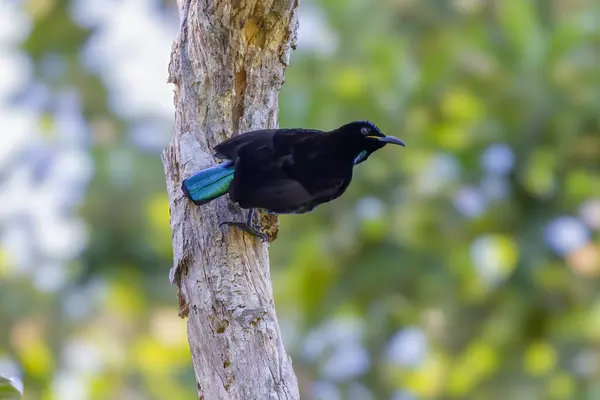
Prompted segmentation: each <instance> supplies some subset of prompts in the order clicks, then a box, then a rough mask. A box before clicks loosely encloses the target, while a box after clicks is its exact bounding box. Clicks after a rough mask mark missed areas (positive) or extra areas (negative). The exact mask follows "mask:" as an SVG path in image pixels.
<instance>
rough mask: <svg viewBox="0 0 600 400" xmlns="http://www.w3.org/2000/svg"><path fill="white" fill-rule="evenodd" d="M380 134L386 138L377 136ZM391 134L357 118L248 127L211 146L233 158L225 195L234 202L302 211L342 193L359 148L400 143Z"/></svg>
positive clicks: (221, 155)
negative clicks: (319, 124) (320, 125)
mask: <svg viewBox="0 0 600 400" xmlns="http://www.w3.org/2000/svg"><path fill="white" fill-rule="evenodd" d="M384 138H386V139H387V140H388V141H387V142H385V141H382V139H383V140H386V139H384ZM394 139H395V138H394ZM394 139H392V138H390V137H386V136H384V135H383V134H382V133H381V132H380V131H379V129H378V128H377V127H376V126H375V125H374V124H373V123H371V122H368V121H357V122H353V123H350V124H347V125H344V126H342V127H340V128H338V129H336V130H333V131H330V132H323V131H319V130H311V129H268V130H259V131H253V132H248V133H244V134H241V135H238V136H235V137H233V138H231V139H229V140H226V141H224V142H222V143H220V144H219V145H217V146H216V147H215V152H216V156H217V157H219V158H223V159H227V160H232V161H234V163H235V174H234V178H233V181H232V182H231V185H230V187H229V195H230V198H231V200H233V201H235V202H236V203H238V204H239V206H240V207H242V208H247V209H251V208H261V209H265V210H267V211H269V212H272V213H276V214H286V213H305V212H308V211H311V210H312V209H314V208H315V207H316V206H317V205H319V204H322V203H326V202H328V201H331V200H334V199H336V198H337V197H339V196H340V195H342V194H343V193H344V191H345V190H346V188H347V187H348V185H349V184H350V182H351V180H352V168H353V167H354V160H355V159H356V158H357V156H358V155H359V154H360V153H361V152H363V151H367V155H366V157H368V155H369V154H370V153H372V152H373V151H376V150H377V149H380V148H381V147H383V146H384V145H385V144H386V143H389V142H392V143H396V144H402V145H403V143H402V142H401V141H399V140H398V139H395V140H394ZM366 157H365V158H364V159H366ZM364 159H363V160H361V161H364Z"/></svg>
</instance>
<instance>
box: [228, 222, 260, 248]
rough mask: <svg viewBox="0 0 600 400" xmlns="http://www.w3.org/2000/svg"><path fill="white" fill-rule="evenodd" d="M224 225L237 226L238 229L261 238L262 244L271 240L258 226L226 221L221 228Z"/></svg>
mask: <svg viewBox="0 0 600 400" xmlns="http://www.w3.org/2000/svg"><path fill="white" fill-rule="evenodd" d="M223 225H229V226H235V227H236V228H238V229H240V230H242V231H244V232H247V233H249V234H250V235H252V236H255V237H257V238H259V239H260V241H261V242H262V243H264V242H266V241H267V240H268V239H269V237H268V236H267V235H266V234H265V233H263V232H261V231H260V230H259V228H258V227H257V226H255V225H250V224H248V223H246V222H237V221H225V222H221V223H220V224H219V228H220V227H222V226H223Z"/></svg>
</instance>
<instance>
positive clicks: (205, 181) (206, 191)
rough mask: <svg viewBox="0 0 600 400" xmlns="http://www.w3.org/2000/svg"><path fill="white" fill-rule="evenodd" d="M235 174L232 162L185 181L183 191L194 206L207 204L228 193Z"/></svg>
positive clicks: (216, 166)
mask: <svg viewBox="0 0 600 400" xmlns="http://www.w3.org/2000/svg"><path fill="white" fill-rule="evenodd" d="M234 172H235V166H234V165H233V162H232V161H228V162H225V163H223V164H219V165H215V166H214V167H210V168H206V169H203V170H202V171H200V172H198V173H197V174H195V175H192V176H190V177H189V178H186V179H184V180H183V183H182V184H181V189H182V190H183V192H184V193H185V195H186V196H187V197H188V198H189V199H190V200H192V201H193V202H194V204H196V205H202V204H206V203H208V202H209V201H212V200H214V199H216V198H217V197H220V196H223V195H224V194H225V193H227V190H229V184H230V183H231V181H232V180H233V174H234Z"/></svg>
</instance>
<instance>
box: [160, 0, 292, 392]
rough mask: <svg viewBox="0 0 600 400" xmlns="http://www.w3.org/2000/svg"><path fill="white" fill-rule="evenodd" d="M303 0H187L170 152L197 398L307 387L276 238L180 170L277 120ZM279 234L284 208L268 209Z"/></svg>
mask: <svg viewBox="0 0 600 400" xmlns="http://www.w3.org/2000/svg"><path fill="white" fill-rule="evenodd" d="M297 6H298V0H181V1H180V9H181V16H182V18H181V32H180V34H179V36H178V38H177V40H176V42H175V44H174V47H173V52H172V54H171V63H170V66H169V82H171V83H173V84H174V86H175V94H174V97H175V106H176V112H175V128H174V133H173V137H172V139H171V142H170V144H169V145H168V147H167V149H166V150H165V152H164V154H163V163H164V166H165V172H166V177H167V190H168V194H169V201H170V211H171V228H172V230H173V253H174V254H173V256H174V263H173V268H172V269H171V273H170V278H171V281H172V282H175V283H176V284H177V285H178V288H179V315H180V316H181V317H186V316H187V317H188V336H189V343H190V348H191V352H192V359H193V362H194V370H195V372H196V380H197V383H198V396H199V398H200V399H206V400H214V399H243V400H252V399H258V400H263V399H298V398H299V394H298V383H297V380H296V377H295V375H294V372H293V369H292V363H291V360H290V358H289V357H288V356H287V354H286V352H285V349H284V347H283V341H282V338H281V332H280V330H279V326H278V322H277V317H276V315H275V305H274V302H273V293H272V288H271V278H270V273H269V256H268V252H267V250H268V249H267V247H268V245H267V244H261V243H260V241H258V240H256V239H254V238H252V237H249V236H248V235H247V234H245V233H242V232H240V231H237V230H236V229H235V228H227V227H223V228H221V229H219V227H218V224H219V222H221V221H224V220H232V219H234V220H242V219H243V218H244V216H245V214H242V213H240V210H239V209H238V208H237V207H235V206H234V205H233V204H231V203H230V202H229V200H228V198H227V197H223V198H220V199H217V200H216V201H213V202H212V203H209V204H207V205H204V206H202V207H197V206H195V205H193V204H192V203H191V202H190V201H188V200H187V199H186V198H185V197H184V196H183V193H182V192H181V188H180V187H181V181H182V179H184V178H186V177H187V176H190V175H191V174H193V173H194V172H196V171H198V170H199V169H201V168H204V167H207V166H209V165H211V164H214V163H215V160H214V159H213V157H212V151H211V149H212V148H213V147H214V145H216V144H217V143H219V142H220V141H222V140H224V139H226V138H229V137H231V136H232V135H233V134H234V133H238V132H242V131H248V130H253V129H260V128H270V127H276V126H277V95H278V92H279V89H280V88H281V85H282V84H283V81H284V78H283V76H284V71H285V68H286V67H287V64H288V60H289V55H290V52H291V48H292V47H293V46H294V42H295V38H296V29H297V19H296V9H297ZM261 221H262V223H263V224H264V225H265V228H266V229H267V231H268V232H269V236H270V239H271V240H272V239H274V237H275V236H276V233H277V226H278V221H277V218H276V217H275V216H270V215H266V216H264V215H263V216H261Z"/></svg>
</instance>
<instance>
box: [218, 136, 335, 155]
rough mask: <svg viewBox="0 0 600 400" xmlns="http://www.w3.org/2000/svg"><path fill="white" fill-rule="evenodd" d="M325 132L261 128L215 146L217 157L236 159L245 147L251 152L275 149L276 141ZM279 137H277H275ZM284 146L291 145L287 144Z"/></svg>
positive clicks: (286, 140) (298, 138)
mask: <svg viewBox="0 0 600 400" xmlns="http://www.w3.org/2000/svg"><path fill="white" fill-rule="evenodd" d="M319 133H323V132H322V131H319V130H316V129H261V130H257V131H251V132H245V133H242V134H239V135H237V136H234V137H232V138H231V139H227V140H225V141H223V142H221V143H219V144H218V145H216V146H215V148H214V151H215V157H218V158H224V159H229V160H234V159H236V158H237V157H238V155H239V152H240V149H241V148H243V147H245V148H246V151H247V152H249V153H251V152H254V151H259V150H260V149H265V148H266V149H269V150H274V146H275V144H274V142H275V141H277V142H282V141H283V142H289V141H296V142H297V141H298V140H301V139H302V138H303V137H306V136H310V135H311V134H319ZM275 138H277V139H275ZM284 147H289V145H286V146H284Z"/></svg>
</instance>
